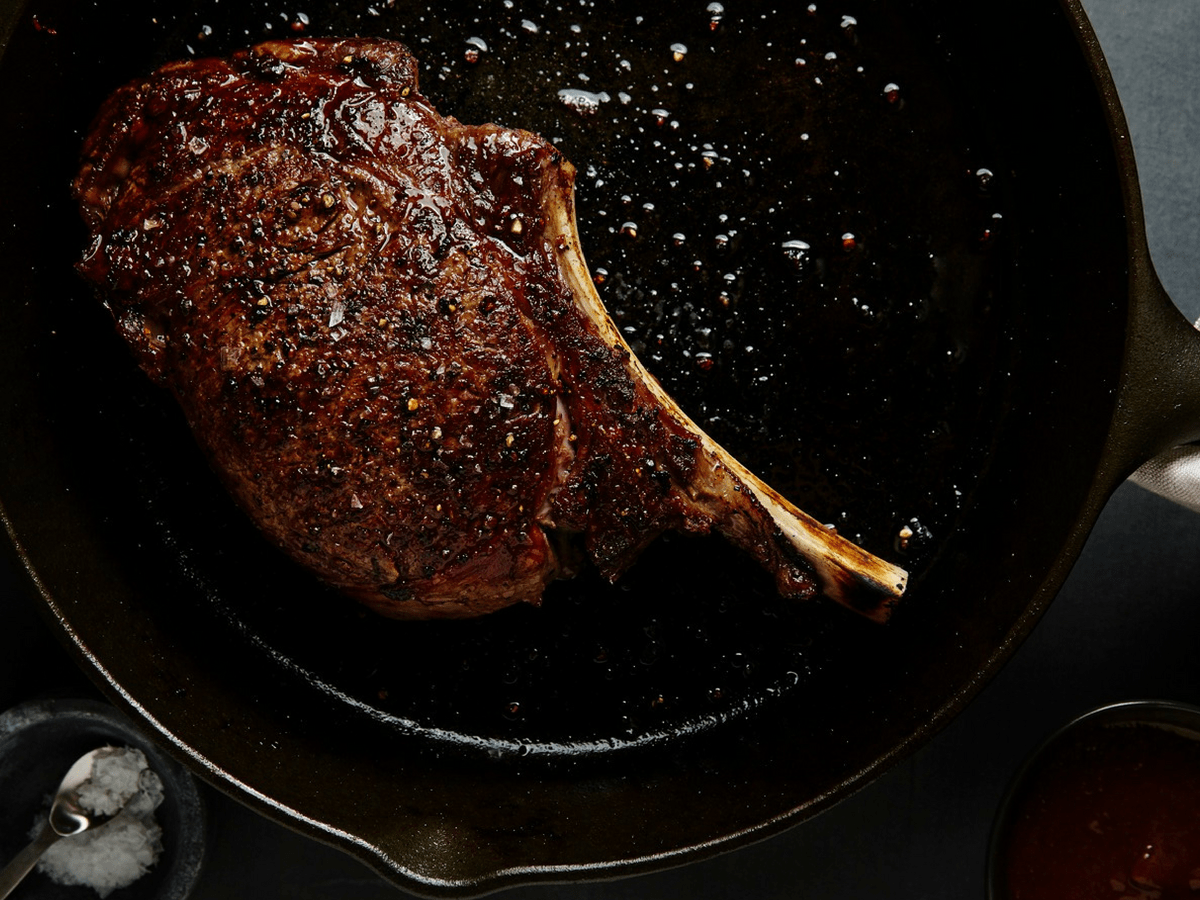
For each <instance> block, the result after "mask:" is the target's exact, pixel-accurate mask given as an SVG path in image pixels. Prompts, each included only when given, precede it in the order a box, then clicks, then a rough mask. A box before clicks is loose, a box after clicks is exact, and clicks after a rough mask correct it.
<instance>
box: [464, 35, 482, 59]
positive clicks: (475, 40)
mask: <svg viewBox="0 0 1200 900" xmlns="http://www.w3.org/2000/svg"><path fill="white" fill-rule="evenodd" d="M487 52H488V45H487V41H485V40H484V39H483V38H481V37H469V38H467V49H466V50H465V51H464V52H463V59H465V60H466V61H467V62H469V63H476V62H479V57H480V56H481V55H482V54H484V53H487Z"/></svg>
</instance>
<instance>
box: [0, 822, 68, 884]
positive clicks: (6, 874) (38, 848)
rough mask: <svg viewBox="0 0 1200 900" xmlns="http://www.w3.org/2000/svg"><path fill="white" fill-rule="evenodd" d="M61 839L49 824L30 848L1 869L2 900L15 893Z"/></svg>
mask: <svg viewBox="0 0 1200 900" xmlns="http://www.w3.org/2000/svg"><path fill="white" fill-rule="evenodd" d="M59 837H60V835H59V834H58V833H57V832H55V830H54V829H53V828H51V827H50V823H48V822H47V823H46V827H45V828H43V829H42V831H41V833H40V834H39V835H38V836H37V837H35V838H34V839H33V841H32V842H31V843H30V844H29V846H27V847H26V848H25V849H24V850H22V851H21V852H20V853H18V854H17V855H16V856H14V857H13V859H12V862H10V863H9V864H8V865H7V866H5V867H4V868H3V869H0V900H4V898H5V897H7V896H8V895H9V894H11V893H12V892H13V888H15V887H16V886H17V885H18V884H20V883H21V880H22V879H23V878H24V877H25V876H26V875H28V874H29V872H30V870H31V869H32V868H33V867H34V866H35V865H37V861H38V859H40V858H41V855H42V854H43V853H45V852H46V850H47V849H49V847H50V845H51V844H53V843H54V842H55V841H57V840H58V839H59Z"/></svg>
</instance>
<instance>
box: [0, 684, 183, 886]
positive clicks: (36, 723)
mask: <svg viewBox="0 0 1200 900" xmlns="http://www.w3.org/2000/svg"><path fill="white" fill-rule="evenodd" d="M105 744H112V745H114V746H124V747H134V748H136V749H138V750H141V751H142V752H143V753H144V754H146V759H147V761H148V762H149V763H150V767H151V768H152V769H153V770H154V771H155V772H156V773H157V774H158V776H159V777H160V778H161V779H162V781H163V788H164V793H165V797H164V799H163V802H162V805H161V806H159V808H158V810H157V812H156V816H157V818H158V822H159V824H160V825H161V826H162V831H163V836H162V842H163V852H162V855H161V856H160V857H159V860H158V862H157V864H156V865H155V866H154V867H153V868H152V869H151V870H150V871H149V872H148V873H147V874H146V875H144V876H142V877H141V878H139V879H138V880H137V881H135V882H134V883H133V884H131V885H129V887H126V888H121V889H119V890H115V891H113V892H112V893H111V894H109V898H110V900H142V898H147V900H149V898H154V900H184V898H185V897H187V896H188V894H190V893H191V891H192V887H193V886H194V885H195V883H196V880H197V878H198V876H199V874H200V868H201V865H202V862H203V859H204V846H205V812H204V807H203V803H202V801H201V798H200V793H199V792H198V790H197V788H196V783H195V781H194V780H193V778H192V776H191V775H190V774H188V772H187V771H185V770H184V769H183V768H182V767H181V766H180V765H179V764H178V763H176V762H175V760H173V759H171V758H170V757H169V756H167V755H166V754H165V753H163V751H162V750H160V749H159V748H158V747H156V746H155V745H154V744H152V743H151V742H150V741H148V740H147V739H146V737H145V736H144V735H143V734H142V733H141V732H140V731H138V730H137V729H136V728H135V727H134V726H133V724H132V723H131V722H130V721H129V720H128V719H127V718H126V717H125V716H124V715H122V714H121V713H120V712H118V711H117V710H116V709H115V708H113V707H111V706H109V705H108V704H105V703H100V702H97V701H94V700H61V699H50V700H35V701H31V702H29V703H25V704H22V705H20V706H16V707H13V708H12V709H10V710H8V711H7V712H5V713H3V714H0V807H2V808H3V810H4V816H3V818H2V819H0V865H4V864H6V863H7V862H8V860H10V859H12V858H13V857H14V856H15V855H16V854H17V853H18V851H20V850H21V848H22V847H24V846H25V845H26V844H27V843H28V842H29V839H30V838H29V833H30V831H31V829H32V828H33V827H34V823H35V821H36V819H37V816H38V815H39V813H40V812H41V811H42V810H44V809H45V807H46V800H47V797H48V796H49V795H50V794H52V793H53V792H54V790H55V789H56V788H57V787H58V784H59V782H60V781H61V780H62V777H63V775H65V774H66V772H67V769H68V768H70V766H71V763H73V762H74V761H75V760H76V759H78V758H79V757H80V756H82V755H83V754H84V753H87V752H88V751H89V750H94V749H95V748H96V747H101V746H104V745H105ZM13 896H14V897H21V898H25V900H35V898H36V900H88V898H90V900H95V898H96V892H95V891H93V890H92V889H91V888H86V887H79V886H69V887H68V886H63V885H59V884H56V883H55V882H53V881H51V880H50V879H49V878H48V877H47V876H45V875H43V874H41V873H40V872H37V871H36V870H35V871H33V872H31V873H30V874H29V875H28V876H27V877H26V879H25V881H24V882H23V883H22V884H21V885H20V886H19V887H18V888H17V890H16V892H14V895H13Z"/></svg>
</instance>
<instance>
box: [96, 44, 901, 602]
mask: <svg viewBox="0 0 1200 900" xmlns="http://www.w3.org/2000/svg"><path fill="white" fill-rule="evenodd" d="M573 184H574V170H573V168H572V167H571V165H570V164H569V163H568V162H567V161H565V160H564V159H563V158H562V156H561V155H560V154H559V153H558V151H556V150H555V149H554V147H552V146H551V145H549V144H548V143H546V142H545V141H543V140H542V139H541V138H539V137H537V136H535V135H533V134H529V133H527V132H523V131H515V130H510V129H505V128H500V127H497V126H495V125H483V126H479V127H474V126H466V125H463V124H461V123H459V122H458V121H456V120H455V119H453V118H446V117H442V116H440V115H438V113H437V112H436V111H435V110H434V109H433V108H432V107H431V106H430V104H429V103H428V102H427V101H426V100H425V99H424V98H423V97H421V95H420V94H419V93H418V92H417V67H416V62H415V60H414V59H413V57H412V56H411V55H410V54H409V53H408V51H407V50H405V49H404V48H403V47H402V46H400V45H398V44H395V43H391V42H387V41H382V40H365V39H362V40H359V39H355V40H297V41H280V42H270V43H265V44H262V45H259V46H257V47H254V48H252V49H249V50H245V51H242V52H239V53H236V54H234V55H233V56H232V57H231V58H230V59H228V60H216V59H206V60H198V61H185V62H179V63H175V64H171V65H167V66H165V67H163V68H162V69H160V70H158V71H157V72H155V73H154V74H152V75H151V76H149V77H148V78H146V79H144V80H140V81H137V82H134V83H132V84H130V85H127V86H125V87H123V88H121V89H120V90H118V91H117V92H116V93H115V94H114V95H113V96H112V97H110V98H109V100H108V101H107V102H106V104H105V105H104V107H103V108H102V109H101V111H100V114H99V117H98V119H97V121H96V123H95V125H94V127H93V129H92V130H91V132H90V133H89V135H88V136H87V139H86V142H85V145H84V151H83V164H82V168H81V171H80V173H79V176H78V178H77V180H76V183H75V191H76V196H77V198H78V200H79V203H80V207H81V209H82V213H83V217H84V219H85V221H86V223H87V226H88V228H89V229H90V232H91V236H92V240H91V243H90V245H89V247H88V249H87V250H86V252H85V255H84V258H83V260H82V262H81V263H80V270H81V272H82V273H83V274H84V276H86V277H87V278H88V279H90V280H91V281H92V282H94V283H95V284H96V285H98V286H99V288H100V289H101V290H102V292H103V295H104V297H105V298H106V302H107V304H108V306H109V308H110V309H111V311H112V313H113V315H114V317H115V319H116V322H117V326H118V328H119V330H120V332H121V333H122V334H123V335H124V336H125V338H126V339H127V341H128V342H129V344H130V346H131V347H132V348H133V351H134V353H135V354H136V357H137V359H138V361H139V362H140V364H141V366H142V367H143V368H144V369H145V371H146V372H147V373H148V374H149V375H150V376H151V377H152V378H153V379H155V380H157V381H158V382H159V383H161V384H163V385H165V386H166V387H167V388H168V389H169V390H170V391H171V392H172V393H173V394H174V395H175V397H176V398H177V399H178V401H179V403H180V404H181V405H182V407H183V411H184V413H185V414H186V417H187V419H188V421H189V423H190V425H191V428H192V430H193V432H194V433H195V435H196V438H197V439H198V440H199V442H200V444H201V445H202V446H203V448H204V450H205V452H206V453H207V455H208V457H209V458H210V460H211V461H212V463H213V466H214V467H215V469H216V471H217V472H218V473H220V475H221V477H222V478H223V480H224V482H225V484H226V485H227V486H228V487H229V489H230V491H232V493H233V495H234V496H235V498H236V499H237V501H238V503H239V504H240V505H241V506H242V507H243V508H244V509H245V510H246V511H247V512H248V513H249V514H250V516H251V517H252V518H253V519H254V521H255V522H256V523H257V524H258V525H259V526H260V527H261V528H262V530H263V531H264V532H265V533H266V534H267V535H268V536H269V537H270V539H271V540H273V541H274V542H275V543H276V544H277V545H279V546H280V547H281V548H282V549H283V550H285V551H286V552H287V553H289V554H290V555H291V556H292V557H294V558H295V559H296V560H298V561H299V562H300V563H302V564H303V565H305V566H307V567H308V568H309V569H311V570H312V571H313V572H314V573H316V574H317V575H318V576H319V577H320V578H322V579H323V580H324V581H326V582H328V583H329V584H331V585H334V586H335V587H337V588H339V589H341V590H342V591H345V592H347V593H348V594H350V595H352V596H354V597H356V598H358V599H359V600H361V601H363V602H365V603H366V604H368V605H369V606H371V607H373V608H374V609H376V610H378V611H379V612H381V613H383V614H384V615H388V616H394V617H400V618H405V617H410V618H432V617H451V616H472V615H478V614H481V613H486V612H489V611H491V610H494V609H497V608H500V607H503V606H507V605H509V604H512V603H516V602H520V601H527V602H534V603H536V602H538V600H539V598H540V597H541V595H542V591H543V589H544V587H545V586H546V584H547V583H548V582H549V581H551V580H552V579H554V578H560V577H564V576H568V575H571V574H573V573H574V572H575V571H576V570H577V569H578V567H579V566H580V564H581V563H582V562H583V559H584V557H586V558H588V559H590V560H591V561H592V563H594V564H595V566H596V567H597V568H598V569H599V571H600V572H601V573H602V574H603V575H604V576H605V577H607V578H609V579H615V578H616V577H617V576H619V575H620V574H621V573H622V572H623V571H625V569H627V568H628V567H629V566H630V564H631V563H632V562H633V561H634V559H635V558H636V557H637V555H638V553H639V552H640V551H641V550H642V549H643V548H644V547H645V546H646V545H647V544H648V543H649V542H650V541H651V540H653V539H654V538H655V537H656V536H658V535H659V534H661V533H662V532H663V531H665V530H668V529H675V530H678V531H682V532H687V533H705V532H708V531H710V530H712V529H716V530H717V531H719V532H720V533H722V534H724V535H725V536H726V537H728V538H729V539H730V540H732V541H733V542H734V543H736V544H737V545H739V546H741V547H742V548H744V549H745V550H746V551H747V552H748V553H750V554H751V555H752V556H753V557H754V558H756V559H757V560H758V561H759V562H760V563H761V564H762V565H764V566H765V567H766V568H767V569H769V570H770V571H771V572H773V573H774V575H775V578H776V582H777V584H778V586H779V589H780V590H781V591H782V592H783V593H784V594H787V595H796V596H800V597H808V596H811V595H813V594H814V593H816V592H817V591H824V592H825V593H826V594H828V595H829V596H831V597H832V598H834V599H835V600H838V601H840V602H843V603H845V604H847V605H849V606H851V607H853V608H855V609H857V610H859V611H860V612H863V613H865V614H867V615H869V616H871V617H873V618H877V619H882V618H885V617H886V616H887V613H888V611H889V609H890V608H891V605H892V604H893V603H894V601H895V599H896V598H897V597H899V595H900V593H901V592H902V591H903V587H904V580H905V575H904V573H903V571H901V570H899V569H897V568H895V567H893V566H891V565H889V564H887V563H885V562H882V561H881V560H879V559H877V558H875V557H873V556H871V555H869V554H867V553H866V552H864V551H863V550H861V549H859V548H858V547H856V546H855V545H853V544H851V543H850V542H848V541H845V540H843V539H841V538H839V537H837V536H836V535H834V534H832V533H831V532H830V531H829V530H828V529H826V528H825V527H823V526H821V525H820V524H818V523H817V522H815V521H814V520H812V519H811V518H809V517H808V516H806V515H804V514H803V513H801V512H799V511H798V510H796V509H795V508H794V507H792V506H791V504H789V503H788V502H787V501H785V500H783V499H782V498H780V497H779V496H778V495H777V494H775V492H773V491H772V490H771V489H770V488H768V487H766V486H765V485H764V484H763V483H762V482H761V481H759V480H758V479H757V478H756V477H755V476H753V475H752V474H751V473H749V472H748V471H746V469H745V468H744V467H743V466H741V465H740V464H738V463H737V462H736V461H735V460H733V459H732V458H730V457H729V455H728V454H726V453H725V452H724V451H723V450H721V449H720V448H719V447H718V446H717V445H716V444H715V443H714V442H713V441H712V440H711V439H710V438H708V437H707V436H706V435H705V434H704V433H703V432H701V431H700V429H699V428H697V426H695V425H694V424H693V423H692V422H691V421H690V420H689V419H688V418H687V416H685V415H684V414H683V412H682V411H681V410H680V409H679V408H678V406H677V405H676V404H675V403H674V402H672V401H671V399H670V398H669V397H667V396H666V394H665V393H664V392H663V390H662V388H661V387H660V386H659V385H658V383H657V382H656V381H655V380H654V379H653V378H652V377H651V376H650V375H649V374H648V373H647V372H646V371H645V370H644V369H643V368H642V366H641V364H640V363H639V362H638V361H637V360H636V358H634V357H633V356H632V354H631V353H630V351H629V348H628V347H627V346H626V345H625V343H624V341H623V340H622V339H621V336H620V335H619V333H618V332H617V329H616V328H615V327H614V326H613V324H612V323H611V321H610V320H609V319H608V317H607V315H606V313H605V312H604V309H603V307H602V305H601V302H600V300H599V297H598V296H597V294H596V291H595V289H594V287H593V285H592V282H591V279H590V278H589V276H588V272H587V269H586V266H585V264H584V262H583V256H582V253H581V251H580V248H579V241H578V235H577V232H576V229H575V220H574V207H573Z"/></svg>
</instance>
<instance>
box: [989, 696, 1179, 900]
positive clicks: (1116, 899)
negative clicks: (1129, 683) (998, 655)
mask: <svg viewBox="0 0 1200 900" xmlns="http://www.w3.org/2000/svg"><path fill="white" fill-rule="evenodd" d="M988 897H989V900H1107V898H1112V900H1177V898H1180V900H1200V707H1195V706H1189V705H1186V704H1182V703H1174V702H1170V701H1158V700H1154V701H1130V702H1125V703H1116V704H1112V705H1110V706H1104V707H1101V708H1099V709H1095V710H1093V711H1091V712H1089V713H1087V714H1085V715H1083V716H1080V717H1079V718H1077V719H1075V720H1074V721H1072V722H1070V723H1069V724H1067V725H1066V726H1065V727H1063V728H1062V729H1060V730H1059V731H1057V732H1056V733H1055V734H1054V735H1052V736H1051V737H1050V738H1049V739H1048V740H1047V741H1046V742H1045V743H1044V744H1043V745H1042V746H1041V747H1040V748H1039V749H1038V750H1037V751H1036V752H1035V753H1034V754H1033V755H1032V756H1031V757H1030V758H1029V759H1028V760H1027V761H1026V763H1025V764H1024V766H1023V767H1022V768H1021V770H1020V771H1019V772H1018V773H1017V775H1016V777H1015V778H1014V779H1013V782H1012V784H1011V785H1010V786H1009V789H1008V791H1007V793H1006V795H1005V797H1004V800H1003V801H1002V802H1001V805H1000V809H999V812H998V813H997V816H996V823H995V826H994V828H993V832H992V840H991V847H990V850H989V854H988Z"/></svg>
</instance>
